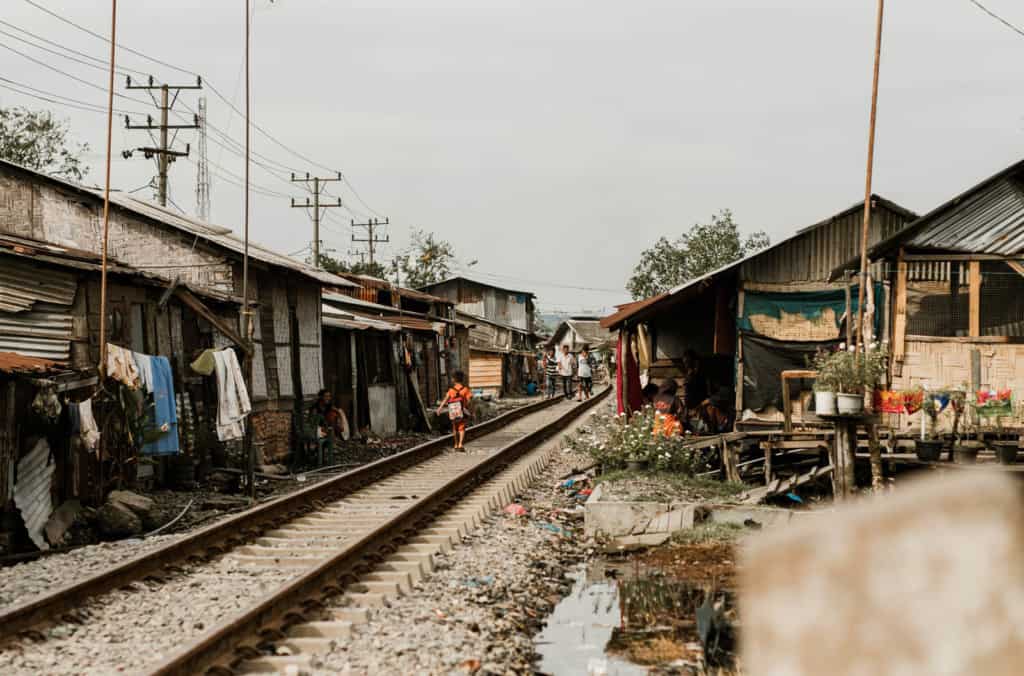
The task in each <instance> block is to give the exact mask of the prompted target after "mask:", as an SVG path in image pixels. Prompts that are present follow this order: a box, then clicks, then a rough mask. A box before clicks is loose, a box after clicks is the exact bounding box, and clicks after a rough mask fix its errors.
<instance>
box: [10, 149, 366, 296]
mask: <svg viewBox="0 0 1024 676" xmlns="http://www.w3.org/2000/svg"><path fill="white" fill-rule="evenodd" d="M0 164H3V165H6V166H8V167H11V168H13V169H15V170H18V171H21V172H24V173H28V174H31V175H33V176H35V177H37V178H39V179H40V180H44V181H47V182H49V183H55V184H59V185H62V186H64V187H66V188H70V189H72V190H74V191H76V192H78V193H81V194H87V195H89V196H91V197H92V198H93V199H94V200H98V201H99V203H101V204H102V202H103V191H101V190H99V189H93V188H87V187H85V186H83V185H79V184H77V183H73V182H71V181H65V180H63V179H60V178H57V177H55V176H50V175H48V174H44V173H42V172H39V171H36V170H34V169H30V168H28V167H25V166H22V165H20V164H17V163H14V162H10V161H8V160H2V159H0ZM110 202H111V204H114V205H115V206H118V207H120V208H121V209H124V210H126V211H130V212H132V213H134V214H136V215H139V216H143V217H145V218H149V219H150V220H153V221H157V222H159V223H161V224H163V225H166V226H169V227H172V228H174V229H176V230H180V231H182V232H186V233H188V234H189V235H193V236H198V237H200V238H201V239H203V240H206V241H207V242H210V243H212V244H215V245H218V246H220V247H222V248H225V249H228V250H230V251H233V252H234V253H236V254H239V255H241V254H242V253H243V252H244V251H245V245H244V242H243V241H242V239H241V238H239V237H237V236H236V235H235V234H234V233H233V232H232V230H231V229H230V228H223V227H220V226H217V225H213V224H210V223H204V222H203V221H199V220H196V219H193V218H189V217H188V216H185V215H183V214H180V213H176V212H174V211H171V210H169V209H166V208H164V207H161V206H159V205H156V204H153V203H152V202H147V201H146V200H142V199H139V198H136V197H133V196H131V195H129V194H127V193H119V192H112V193H110ZM249 257H250V258H252V259H254V260H257V261H260V262H262V263H266V264H268V265H272V266H276V267H282V268H286V269H289V270H292V271H294V272H298V273H300V274H303V275H305V276H307V277H310V278H312V279H315V280H316V281H318V282H321V283H322V284H329V285H333V286H347V287H358V286H359V285H358V284H355V283H354V282H350V281H349V280H347V279H343V278H341V277H339V276H338V275H335V274H333V273H330V272H326V271H324V270H319V269H317V268H315V267H313V266H312V265H309V264H307V263H304V262H302V261H299V260H296V259H294V258H289V257H288V256H285V255H284V254H280V253H278V252H276V251H273V250H271V249H267V248H266V247H264V246H261V245H260V244H257V243H255V242H253V241H252V240H251V239H250V240H249Z"/></svg>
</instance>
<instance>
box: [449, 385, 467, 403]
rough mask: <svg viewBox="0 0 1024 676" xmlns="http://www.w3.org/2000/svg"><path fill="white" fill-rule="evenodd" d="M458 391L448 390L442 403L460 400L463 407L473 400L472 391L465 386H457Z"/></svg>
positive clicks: (452, 388)
mask: <svg viewBox="0 0 1024 676" xmlns="http://www.w3.org/2000/svg"><path fill="white" fill-rule="evenodd" d="M458 387H459V388H460V389H458V390H456V389H455V388H454V387H451V388H449V389H448V393H447V394H446V395H444V403H446V404H447V403H449V402H452V401H455V400H457V399H462V403H463V405H466V404H468V403H469V400H470V399H472V398H473V391H472V390H471V389H469V388H468V387H466V386H465V385H459V386H458Z"/></svg>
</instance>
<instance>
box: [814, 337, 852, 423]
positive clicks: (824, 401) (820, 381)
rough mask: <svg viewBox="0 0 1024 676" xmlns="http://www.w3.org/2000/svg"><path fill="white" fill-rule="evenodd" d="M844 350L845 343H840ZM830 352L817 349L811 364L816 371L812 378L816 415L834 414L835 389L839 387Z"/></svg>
mask: <svg viewBox="0 0 1024 676" xmlns="http://www.w3.org/2000/svg"><path fill="white" fill-rule="evenodd" d="M839 348H840V349H842V350H845V349H846V346H845V345H840V346H839ZM832 354H833V353H831V352H827V351H825V350H818V352H817V353H816V354H815V355H814V360H813V361H812V365H813V366H814V369H815V370H816V371H817V372H818V375H817V377H816V378H815V380H814V412H815V413H817V414H818V415H835V414H836V413H837V410H836V390H838V389H839V382H838V379H837V378H836V368H835V364H834V363H833V361H832Z"/></svg>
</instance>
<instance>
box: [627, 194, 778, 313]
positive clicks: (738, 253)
mask: <svg viewBox="0 0 1024 676" xmlns="http://www.w3.org/2000/svg"><path fill="white" fill-rule="evenodd" d="M769 243H770V241H769V239H768V235H767V233H765V232H764V231H761V230H758V231H757V232H753V233H751V234H749V235H747V237H746V238H743V237H742V236H741V235H740V230H739V226H737V225H736V223H734V222H733V220H732V212H731V211H730V210H728V209H722V210H721V211H720V212H719V213H717V214H714V215H712V216H711V222H710V223H697V224H696V225H694V226H693V227H692V228H691V229H690V231H689V232H686V233H683V234H682V235H681V236H680V237H679V238H678V239H676V240H675V241H669V239H668V238H666V237H661V238H660V239H659V240H658V241H657V242H655V243H654V246H653V247H651V248H650V249H646V250H644V252H643V253H642V254H640V262H639V263H638V264H637V266H636V267H635V268H633V276H632V277H630V278H629V282H627V283H626V290H627V291H629V292H630V293H631V294H632V295H633V298H634V299H635V300H639V299H640V298H647V297H649V296H654V295H656V294H659V293H662V292H664V291H667V290H669V289H671V288H673V287H675V286H679V285H680V284H683V283H685V282H688V281H689V280H691V279H694V278H696V277H700V276H701V275H703V274H706V273H708V272H711V271H712V270H717V269H718V268H720V267H722V266H724V265H728V264H729V263H732V262H733V261H736V260H739V259H740V258H742V257H744V256H747V255H749V254H751V253H753V252H755V251H760V250H761V249H764V248H765V247H767V246H768V245H769Z"/></svg>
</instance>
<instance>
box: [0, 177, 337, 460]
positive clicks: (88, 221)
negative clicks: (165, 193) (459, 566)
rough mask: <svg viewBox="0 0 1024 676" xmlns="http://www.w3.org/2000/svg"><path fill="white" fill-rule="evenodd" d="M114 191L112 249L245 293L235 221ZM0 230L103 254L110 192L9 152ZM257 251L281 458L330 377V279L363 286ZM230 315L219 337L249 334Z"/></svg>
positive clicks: (274, 441) (257, 291)
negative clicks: (324, 318)
mask: <svg viewBox="0 0 1024 676" xmlns="http://www.w3.org/2000/svg"><path fill="white" fill-rule="evenodd" d="M110 200H111V211H110V228H109V256H110V257H111V258H113V259H116V260H117V261H119V262H120V263H122V264H123V265H126V266H130V267H133V268H135V269H138V270H141V271H143V272H146V273H150V274H153V275H157V276H159V277H161V278H163V279H165V280H168V283H167V286H168V287H174V286H175V284H187V285H189V287H191V288H194V289H205V290H209V291H211V292H219V293H222V294H228V295H231V296H234V297H239V296H241V294H242V277H243V274H242V255H243V251H244V245H243V242H242V240H241V239H240V238H238V237H237V236H235V235H234V234H232V232H231V230H229V229H227V228H222V227H218V226H214V225H210V224H208V223H203V222H200V221H197V220H194V219H192V218H189V217H187V216H184V215H181V214H178V213H175V212H173V211H171V210H169V209H165V208H161V207H158V206H155V205H153V204H151V203H149V202H146V201H144V200H140V199H136V198H134V197H132V196H130V195H127V194H123V193H116V192H115V193H112V194H111V196H110ZM0 234H4V235H9V236H14V237H23V238H27V239H32V240H36V241H42V242H47V243H50V244H54V245H57V246H61V247H66V248H70V249H78V250H83V251H85V252H89V253H91V254H94V255H96V254H99V253H100V251H101V249H102V241H101V240H102V235H103V195H102V192H100V191H98V190H94V189H90V188H86V187H84V186H81V185H78V184H75V183H71V182H67V181H63V180H60V179H57V178H54V177H51V176H47V175H45V174H42V173H40V172H36V171H33V170H30V169H27V168H25V167H22V166H19V165H17V164H13V163H10V162H6V161H0ZM248 251H249V285H250V289H249V297H250V299H253V300H254V301H255V302H256V303H257V307H256V313H257V314H256V317H255V319H256V321H255V322H254V324H255V330H254V340H255V353H254V359H253V380H252V387H251V395H252V398H253V405H254V409H255V410H254V414H253V416H252V425H253V430H254V434H253V438H254V445H255V446H256V448H258V449H262V451H263V455H264V457H265V458H266V459H267V460H277V459H282V458H284V457H285V456H287V454H288V453H289V451H290V449H291V445H292V429H293V418H294V416H295V413H296V411H297V409H299V408H300V407H301V404H302V402H304V401H308V400H311V399H313V398H314V397H315V396H316V393H317V391H318V390H319V389H320V388H321V387H322V386H323V362H322V359H323V357H322V348H321V342H320V341H321V320H320V290H321V286H323V285H329V286H332V287H354V286H356V285H355V284H354V283H353V282H349V281H347V280H344V279H341V278H339V277H337V276H336V275H333V274H330V273H327V272H324V271H322V270H318V269H316V268H313V267H312V266H309V265H306V264H304V263H301V262H299V261H296V260H294V259H291V258H288V257H287V256H283V255H281V254H278V253H276V252H274V251H271V250H269V249H266V248H264V247H261V246H259V245H258V244H255V243H253V242H251V241H250V243H249V248H248ZM224 319H225V322H227V324H225V327H227V326H228V324H229V325H230V328H229V329H228V330H227V331H222V330H220V328H219V327H218V328H216V330H215V332H214V334H213V335H214V339H215V342H216V344H217V346H225V345H228V344H230V343H231V342H232V338H231V336H230V335H229V334H232V335H234V336H240V335H241V334H242V333H243V330H242V327H241V323H240V322H239V319H238V314H237V312H236V313H234V314H233V315H232V316H230V317H225V318H224ZM133 321H134V320H133Z"/></svg>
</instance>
